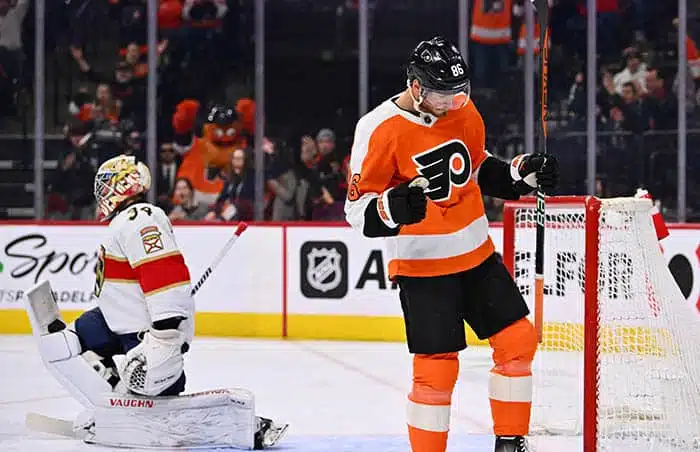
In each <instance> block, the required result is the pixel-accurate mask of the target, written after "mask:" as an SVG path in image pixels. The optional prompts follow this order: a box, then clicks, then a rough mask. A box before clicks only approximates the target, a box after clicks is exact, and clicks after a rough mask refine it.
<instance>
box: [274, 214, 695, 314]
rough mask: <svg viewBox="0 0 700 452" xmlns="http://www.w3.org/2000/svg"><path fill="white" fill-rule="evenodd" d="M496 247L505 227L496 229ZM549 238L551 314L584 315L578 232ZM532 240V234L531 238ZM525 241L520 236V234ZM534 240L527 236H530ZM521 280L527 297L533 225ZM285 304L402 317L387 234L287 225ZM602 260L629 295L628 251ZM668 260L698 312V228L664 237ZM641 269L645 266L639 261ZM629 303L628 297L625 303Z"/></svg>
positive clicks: (295, 310) (305, 310) (296, 310)
mask: <svg viewBox="0 0 700 452" xmlns="http://www.w3.org/2000/svg"><path fill="white" fill-rule="evenodd" d="M490 235H491V238H492V239H493V241H494V244H495V245H496V250H497V252H498V253H501V252H502V249H503V230H502V228H501V227H500V226H495V227H492V228H491V231H490ZM547 236H548V237H549V238H550V240H549V241H548V242H547V243H548V252H547V253H546V254H545V295H546V298H547V301H548V303H549V304H548V309H547V312H546V317H547V318H545V320H546V321H556V322H571V321H580V316H582V312H583V311H582V309H583V263H584V262H583V253H582V250H580V249H578V248H579V247H578V245H577V243H576V242H575V241H572V240H577V239H580V240H581V241H580V243H579V244H580V245H581V248H582V246H583V240H584V238H583V236H582V235H581V237H578V238H577V239H573V238H569V239H567V240H564V241H562V240H559V241H557V240H556V239H554V237H552V236H550V235H549V234H548V235H547ZM530 239H531V240H530ZM521 240H522V239H521ZM530 241H531V242H532V243H529V242H530ZM518 246H519V247H520V248H521V249H520V250H519V251H518V254H517V256H516V257H517V258H516V275H517V278H516V281H517V282H518V285H519V286H520V289H521V292H522V293H523V294H524V295H525V298H526V300H527V301H528V303H529V304H531V303H532V285H533V281H534V252H533V251H532V250H534V231H533V234H532V237H529V236H526V237H524V242H520V243H519V245H518ZM286 249H287V256H288V257H287V262H288V264H287V269H288V287H287V297H288V301H287V303H288V304H287V306H288V312H289V313H290V314H337V315H365V316H401V307H400V303H399V299H398V290H397V288H396V285H395V284H392V282H391V281H389V279H388V275H387V273H386V266H387V261H386V252H385V247H384V242H383V241H382V240H381V239H367V238H364V237H361V236H360V235H359V234H358V233H357V232H356V231H353V230H352V229H350V228H343V227H289V228H287V243H286ZM606 256H607V262H604V263H603V264H604V266H605V268H607V269H608V271H607V274H608V276H609V280H610V281H616V282H617V283H618V284H619V285H618V286H615V285H612V284H609V285H608V286H607V287H605V288H604V290H605V291H606V292H605V293H606V294H607V295H609V296H608V298H609V299H611V300H614V299H617V298H618V297H625V296H626V295H624V294H623V293H622V289H623V287H622V286H625V285H629V284H630V283H632V278H634V276H633V275H632V274H631V273H630V271H631V270H630V268H631V267H630V265H625V263H626V262H627V264H629V256H627V259H626V258H625V253H622V254H620V255H619V256H616V255H614V253H612V254H611V253H608V254H606ZM663 256H664V261H665V264H666V265H667V266H668V268H669V269H670V271H671V273H672V274H673V277H674V279H675V280H676V282H677V284H678V286H679V288H680V289H681V292H682V293H683V296H684V297H685V300H686V302H687V303H690V304H692V305H693V306H694V307H695V308H696V309H697V311H698V314H699V315H700V229H685V228H673V229H672V230H671V235H670V236H669V237H668V238H666V239H665V240H664V241H663ZM635 268H642V267H639V266H635ZM619 306H620V308H621V309H625V306H626V305H625V304H624V303H620V304H619Z"/></svg>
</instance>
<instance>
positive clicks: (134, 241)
mask: <svg viewBox="0 0 700 452" xmlns="http://www.w3.org/2000/svg"><path fill="white" fill-rule="evenodd" d="M95 273H96V280H95V296H96V297H97V305H98V306H99V308H100V309H101V310H102V313H103V314H104V317H105V320H106V321H107V326H109V328H110V329H111V330H112V331H114V332H115V333H117V334H126V333H134V332H138V331H144V330H147V329H149V328H150V327H151V324H152V323H153V322H155V321H157V320H163V319H167V318H169V317H175V316H182V317H185V318H187V320H186V321H185V322H183V325H184V326H183V327H184V331H185V334H186V335H187V336H188V337H187V341H188V342H189V341H191V339H192V335H193V332H194V300H193V298H192V296H191V295H190V290H191V288H190V274H189V271H188V269H187V266H186V265H185V260H184V258H183V256H182V254H180V250H179V247H178V245H177V242H176V241H175V235H174V234H173V229H172V225H171V224H170V220H169V219H168V217H167V215H166V214H165V212H163V210H161V209H160V208H158V207H156V206H154V205H151V204H147V203H137V204H133V205H131V206H129V207H127V208H126V209H124V210H123V211H121V212H119V213H118V214H117V215H116V216H115V217H114V219H112V221H111V222H110V224H109V235H108V237H107V239H106V240H105V241H104V242H103V244H102V245H101V246H100V250H99V260H98V264H97V268H96V272H95Z"/></svg>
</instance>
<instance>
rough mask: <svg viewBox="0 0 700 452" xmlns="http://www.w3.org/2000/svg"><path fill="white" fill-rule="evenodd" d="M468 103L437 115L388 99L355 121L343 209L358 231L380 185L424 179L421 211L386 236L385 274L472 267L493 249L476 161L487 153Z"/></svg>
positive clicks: (474, 112)
mask: <svg viewBox="0 0 700 452" xmlns="http://www.w3.org/2000/svg"><path fill="white" fill-rule="evenodd" d="M484 146H485V128H484V122H483V119H482V118H481V114H480V113H479V111H478V110H477V109H476V107H475V106H474V103H473V102H469V103H467V105H465V106H464V107H463V108H461V109H459V110H454V111H450V112H449V113H448V114H447V115H446V116H444V117H441V118H439V119H437V120H435V119H434V118H432V119H431V118H428V117H427V116H424V115H420V116H419V115H417V114H415V113H411V112H408V111H405V110H402V109H401V108H399V107H398V106H397V105H396V104H395V103H394V99H389V100H387V101H385V102H384V103H382V104H381V105H379V106H378V107H377V108H375V109H374V110H372V111H371V112H369V113H367V114H366V115H365V116H363V117H362V118H361V119H360V121H359V122H358V124H357V127H356V130H355V137H354V143H353V148H352V152H351V155H350V167H349V170H348V175H349V176H348V177H349V183H348V198H347V201H346V203H345V213H346V218H347V220H348V222H349V223H350V224H351V225H352V226H353V227H354V228H356V229H358V230H360V231H364V221H365V209H366V208H367V206H368V205H369V204H370V202H371V201H372V200H373V199H374V198H377V197H379V196H380V194H381V193H382V192H384V191H385V190H387V189H389V188H391V187H393V186H395V185H397V184H400V183H402V182H404V181H407V180H411V179H412V178H414V177H415V176H418V175H422V176H425V177H426V178H428V180H429V181H430V186H429V187H428V190H427V192H426V193H427V196H428V198H429V199H428V205H427V212H426V218H425V219H424V220H423V221H421V222H420V223H417V224H413V225H405V226H402V227H401V229H400V231H399V233H398V235H396V236H393V237H386V238H385V240H387V253H388V258H389V275H390V277H392V278H393V277H394V276H397V275H404V276H437V275H446V274H452V273H457V272H460V271H463V270H468V269H470V268H473V267H476V266H477V265H479V264H480V263H482V262H483V261H484V260H485V259H486V258H487V257H488V256H490V255H491V254H492V253H493V252H494V249H495V248H494V245H493V242H492V241H491V238H490V237H489V234H488V220H487V219H486V215H485V212H484V204H483V200H482V196H481V190H480V188H479V186H478V185H477V183H476V180H477V178H476V176H477V172H478V170H479V166H480V165H481V163H482V162H483V161H484V160H485V159H486V157H487V156H488V155H489V154H488V153H487V152H486V150H485V147H484Z"/></svg>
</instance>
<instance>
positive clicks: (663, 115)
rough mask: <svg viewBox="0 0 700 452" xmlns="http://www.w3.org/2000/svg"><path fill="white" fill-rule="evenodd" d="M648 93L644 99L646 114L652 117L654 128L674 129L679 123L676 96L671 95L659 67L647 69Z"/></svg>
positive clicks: (652, 126)
mask: <svg viewBox="0 0 700 452" xmlns="http://www.w3.org/2000/svg"><path fill="white" fill-rule="evenodd" d="M646 85H647V95H646V96H645V97H644V100H643V101H642V103H643V106H644V110H645V114H646V115H647V116H648V117H649V118H650V119H651V124H650V126H651V128H652V129H674V128H675V127H676V125H677V123H678V107H677V102H676V97H675V96H671V95H669V93H668V90H667V89H666V86H665V81H664V77H663V74H662V72H661V71H660V70H659V69H655V68H654V69H649V70H648V71H647V80H646Z"/></svg>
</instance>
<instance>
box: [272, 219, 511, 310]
mask: <svg viewBox="0 0 700 452" xmlns="http://www.w3.org/2000/svg"><path fill="white" fill-rule="evenodd" d="M491 237H492V239H493V240H494V243H495V244H496V246H497V248H499V249H500V244H501V242H502V240H503V239H502V234H501V230H500V228H498V229H494V230H492V232H491ZM286 247H287V269H288V276H287V281H288V286H287V312H288V313H289V314H339V315H364V316H397V317H400V316H401V315H402V314H401V305H400V303H399V295H398V288H397V286H396V284H395V283H392V282H391V281H390V280H389V276H388V274H387V264H388V262H387V260H386V248H385V245H384V240H382V239H368V238H365V237H362V236H361V235H360V234H359V233H358V232H357V231H354V230H352V229H350V228H347V227H313V226H310V227H288V228H287V244H286Z"/></svg>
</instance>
